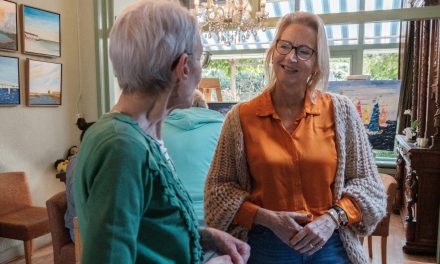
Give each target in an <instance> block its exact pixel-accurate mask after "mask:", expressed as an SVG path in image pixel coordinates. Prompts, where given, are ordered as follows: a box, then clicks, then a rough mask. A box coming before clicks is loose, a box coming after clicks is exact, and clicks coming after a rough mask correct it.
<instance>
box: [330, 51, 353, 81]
mask: <svg viewBox="0 0 440 264" xmlns="http://www.w3.org/2000/svg"><path fill="white" fill-rule="evenodd" d="M350 64H351V58H350V57H340V58H330V78H329V80H330V81H343V80H346V79H347V76H348V75H350Z"/></svg>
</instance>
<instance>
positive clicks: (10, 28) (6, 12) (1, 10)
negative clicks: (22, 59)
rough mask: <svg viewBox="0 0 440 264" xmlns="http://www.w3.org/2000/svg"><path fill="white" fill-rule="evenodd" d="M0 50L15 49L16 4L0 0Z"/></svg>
mask: <svg viewBox="0 0 440 264" xmlns="http://www.w3.org/2000/svg"><path fill="white" fill-rule="evenodd" d="M0 50H6V51H17V50H18V43H17V4H16V3H14V2H11V1H7V0H0Z"/></svg>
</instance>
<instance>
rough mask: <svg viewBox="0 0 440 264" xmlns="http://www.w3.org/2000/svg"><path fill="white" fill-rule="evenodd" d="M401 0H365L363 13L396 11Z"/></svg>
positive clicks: (399, 6)
mask: <svg viewBox="0 0 440 264" xmlns="http://www.w3.org/2000/svg"><path fill="white" fill-rule="evenodd" d="M401 6H402V0H365V11H372V10H388V9H398V8H401Z"/></svg>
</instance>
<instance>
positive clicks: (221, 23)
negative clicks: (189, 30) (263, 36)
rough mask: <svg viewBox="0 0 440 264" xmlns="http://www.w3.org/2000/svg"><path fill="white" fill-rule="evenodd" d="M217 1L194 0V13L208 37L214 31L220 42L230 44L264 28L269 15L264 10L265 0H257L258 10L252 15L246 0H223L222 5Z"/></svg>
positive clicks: (247, 37)
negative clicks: (203, 0)
mask: <svg viewBox="0 0 440 264" xmlns="http://www.w3.org/2000/svg"><path fill="white" fill-rule="evenodd" d="M218 2H220V1H218V0H207V1H206V2H204V3H200V0H194V13H195V15H196V16H197V17H198V20H199V23H200V25H201V27H202V30H203V31H205V32H207V33H206V34H207V36H208V38H212V33H215V34H217V36H218V37H219V40H220V42H222V43H225V44H226V45H227V46H230V45H231V44H232V43H239V42H240V41H246V40H247V39H249V37H250V36H251V35H254V36H256V35H257V31H258V30H260V29H261V30H262V31H265V30H266V28H265V26H264V24H263V22H264V20H265V19H267V17H268V15H269V13H267V12H266V11H265V7H266V0H260V1H259V5H258V7H259V10H258V11H256V12H255V15H254V17H252V14H253V13H252V7H251V5H250V3H249V1H248V0H224V1H222V3H224V5H221V4H219V3H218Z"/></svg>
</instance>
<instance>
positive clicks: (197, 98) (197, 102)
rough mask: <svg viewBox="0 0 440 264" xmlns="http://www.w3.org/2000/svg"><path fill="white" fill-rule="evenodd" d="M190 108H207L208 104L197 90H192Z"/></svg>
mask: <svg viewBox="0 0 440 264" xmlns="http://www.w3.org/2000/svg"><path fill="white" fill-rule="evenodd" d="M192 107H201V108H208V104H207V103H206V101H205V97H204V96H203V93H202V92H201V91H199V90H197V89H195V90H194V98H193V103H192Z"/></svg>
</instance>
